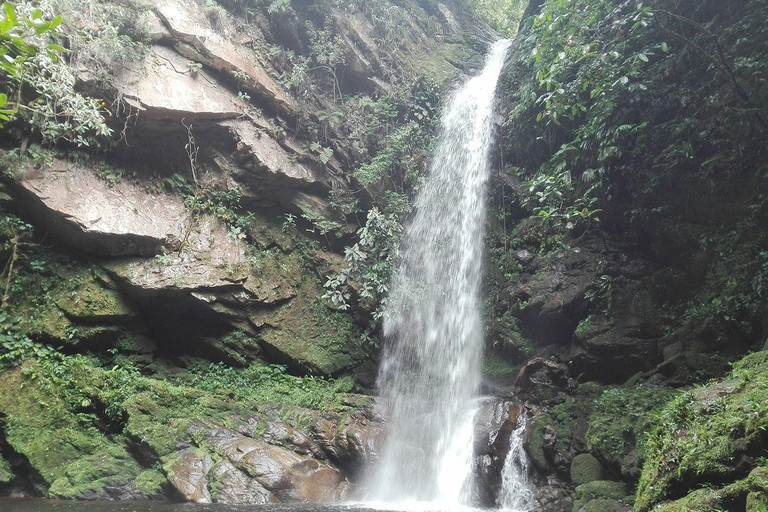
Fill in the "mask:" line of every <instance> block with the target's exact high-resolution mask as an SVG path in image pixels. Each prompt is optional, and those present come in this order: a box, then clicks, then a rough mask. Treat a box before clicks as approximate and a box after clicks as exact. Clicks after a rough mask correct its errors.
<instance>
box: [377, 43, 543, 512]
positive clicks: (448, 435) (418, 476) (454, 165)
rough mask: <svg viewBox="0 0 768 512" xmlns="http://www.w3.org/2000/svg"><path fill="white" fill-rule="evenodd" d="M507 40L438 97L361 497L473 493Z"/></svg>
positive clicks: (403, 503) (457, 498)
mask: <svg viewBox="0 0 768 512" xmlns="http://www.w3.org/2000/svg"><path fill="white" fill-rule="evenodd" d="M510 44H511V42H510V41H508V40H502V41H498V42H496V43H494V44H493V45H492V46H491V49H490V51H489V53H488V56H487V57H486V61H485V65H484V67H483V70H482V71H481V72H480V73H479V74H478V75H477V76H475V77H473V78H472V79H470V80H469V81H467V83H466V84H464V85H463V86H461V87H460V88H458V89H457V90H456V91H455V92H454V93H453V95H452V96H451V99H450V100H449V101H448V102H447V104H446V106H445V109H444V112H443V116H442V119H441V130H440V134H439V136H438V142H437V147H436V150H435V152H434V154H433V156H432V160H431V164H430V168H429V172H428V175H427V179H426V181H425V183H424V184H423V185H422V188H421V189H420V190H419V192H418V195H417V197H416V200H415V204H414V206H415V214H414V215H413V217H412V218H411V219H410V221H409V223H408V224H407V226H406V229H405V236H404V239H403V243H402V247H401V254H400V261H399V264H398V268H397V270H396V272H395V276H394V278H393V280H392V285H391V288H390V295H389V298H388V300H387V303H386V306H385V314H384V322H383V331H384V333H383V334H384V340H385V343H384V348H383V351H382V357H381V363H380V367H379V376H378V381H377V383H378V385H379V389H380V391H381V400H380V402H379V403H380V408H381V409H382V415H383V416H384V417H385V418H387V420H388V424H387V438H386V440H385V443H384V447H383V450H382V453H381V455H380V460H379V461H378V464H377V465H376V466H375V467H373V468H372V469H371V470H370V471H369V472H368V474H367V476H366V478H365V479H364V483H363V485H364V487H365V488H366V489H367V490H368V494H367V496H366V502H367V503H369V504H375V505H376V506H379V507H380V506H397V507H405V508H426V509H430V510H437V509H440V510H444V509H449V508H455V507H457V506H471V505H472V504H473V503H474V502H475V501H476V500H475V499H474V497H475V496H476V492H475V491H476V489H475V483H474V481H473V480H474V479H473V460H474V438H473V437H474V436H473V433H474V427H475V425H474V417H475V414H476V412H477V409H478V407H479V404H480V401H479V400H478V394H479V390H480V381H481V364H482V350H483V322H482V315H481V305H482V297H481V293H480V292H481V282H482V269H481V267H482V265H481V263H480V262H481V261H482V260H483V246H484V243H483V239H484V235H485V233H484V225H485V220H486V211H485V210H486V188H487V182H488V178H489V176H490V153H491V147H492V144H493V134H494V123H493V116H494V106H495V91H496V86H497V83H498V80H499V77H500V75H501V70H502V68H503V65H504V60H505V57H506V54H507V52H508V50H509V46H510ZM520 434H521V433H520ZM520 452H521V453H522V450H521V451H520ZM518 457H522V455H520V454H518ZM518 463H519V461H518ZM518 465H519V464H518ZM509 478H510V477H508V478H507V479H509ZM507 484H508V485H512V486H513V487H516V488H517V490H518V491H519V490H520V489H525V490H527V489H528V487H529V486H528V487H527V480H526V481H525V482H524V483H523V484H521V485H519V484H520V482H517V481H515V482H507ZM530 494H532V493H530ZM505 496H506V495H505V494H504V491H502V499H501V500H500V502H499V504H500V505H502V506H507V505H512V506H515V507H518V508H520V509H524V508H527V507H528V506H529V505H530V504H531V503H532V501H531V499H528V497H527V495H526V496H525V498H524V499H520V500H518V499H512V498H510V497H509V496H506V497H505Z"/></svg>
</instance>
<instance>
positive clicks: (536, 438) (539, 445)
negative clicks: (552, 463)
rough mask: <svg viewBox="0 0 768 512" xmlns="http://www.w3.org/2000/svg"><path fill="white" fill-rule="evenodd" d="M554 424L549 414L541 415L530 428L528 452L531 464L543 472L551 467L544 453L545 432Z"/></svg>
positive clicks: (534, 419)
mask: <svg viewBox="0 0 768 512" xmlns="http://www.w3.org/2000/svg"><path fill="white" fill-rule="evenodd" d="M551 423H552V418H550V417H549V415H547V414H540V415H538V416H535V417H534V418H533V421H532V422H531V426H530V436H529V438H528V446H527V450H526V451H527V452H528V456H529V457H530V458H531V462H532V463H533V464H534V465H535V466H536V467H538V468H539V469H541V470H546V469H547V467H548V466H549V461H548V457H547V454H546V453H544V430H545V428H546V427H547V426H548V425H549V424H551Z"/></svg>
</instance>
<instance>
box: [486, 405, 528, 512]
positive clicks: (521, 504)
mask: <svg viewBox="0 0 768 512" xmlns="http://www.w3.org/2000/svg"><path fill="white" fill-rule="evenodd" d="M525 423H526V418H525V416H524V415H521V416H520V417H519V418H517V426H516V427H515V430H514V431H513V432H512V434H511V435H510V436H509V453H508V454H507V458H506V460H505V461H504V469H502V471H501V492H500V493H499V497H498V500H497V502H496V504H497V505H498V506H499V507H500V508H503V509H505V510H523V511H529V510H533V508H534V507H535V504H536V493H535V491H534V488H533V484H532V483H531V481H530V480H529V479H528V457H527V456H526V454H525V450H523V434H525Z"/></svg>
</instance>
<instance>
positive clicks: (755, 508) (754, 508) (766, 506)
mask: <svg viewBox="0 0 768 512" xmlns="http://www.w3.org/2000/svg"><path fill="white" fill-rule="evenodd" d="M766 510H768V494H766V493H765V492H764V491H754V492H750V493H749V494H747V504H746V509H745V512H766Z"/></svg>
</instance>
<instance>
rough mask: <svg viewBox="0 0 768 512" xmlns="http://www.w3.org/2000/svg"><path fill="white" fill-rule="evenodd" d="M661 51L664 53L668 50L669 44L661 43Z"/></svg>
mask: <svg viewBox="0 0 768 512" xmlns="http://www.w3.org/2000/svg"><path fill="white" fill-rule="evenodd" d="M661 51H663V52H664V53H668V52H669V45H668V44H667V43H666V42H664V43H661Z"/></svg>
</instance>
